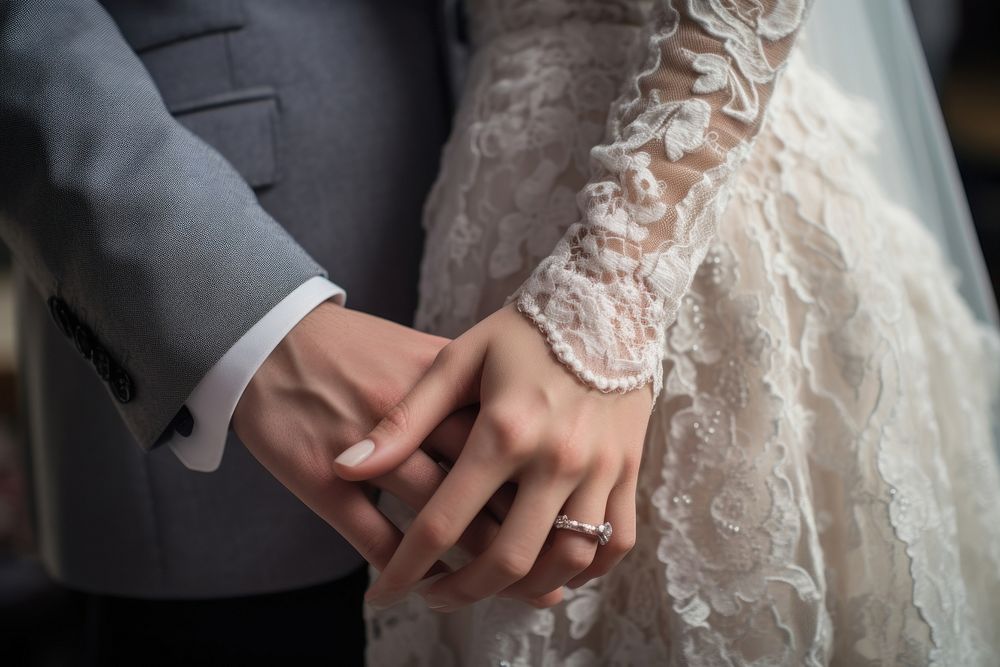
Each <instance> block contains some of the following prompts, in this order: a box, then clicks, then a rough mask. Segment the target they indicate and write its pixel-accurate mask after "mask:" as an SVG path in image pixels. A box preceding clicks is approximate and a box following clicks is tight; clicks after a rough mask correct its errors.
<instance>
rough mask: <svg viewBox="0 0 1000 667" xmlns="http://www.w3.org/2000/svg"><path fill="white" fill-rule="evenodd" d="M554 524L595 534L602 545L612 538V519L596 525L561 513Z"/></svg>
mask: <svg viewBox="0 0 1000 667" xmlns="http://www.w3.org/2000/svg"><path fill="white" fill-rule="evenodd" d="M552 526H553V527H554V528H561V529H563V530H572V531H576V532H577V533H584V534H585V535H593V536H594V537H596V538H597V542H598V544H600V545H601V546H604V545H605V544H607V543H608V542H609V541H610V540H611V522H610V521H605V522H604V523H602V524H601V525H599V526H595V525H594V524H592V523H583V522H582V521H576V520H574V519H570V518H569V517H568V516H566V515H565V514H560V515H559V516H557V517H556V520H555V523H554V524H552Z"/></svg>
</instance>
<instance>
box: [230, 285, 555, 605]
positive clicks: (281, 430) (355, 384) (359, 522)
mask: <svg viewBox="0 0 1000 667" xmlns="http://www.w3.org/2000/svg"><path fill="white" fill-rule="evenodd" d="M448 342H449V339H447V338H442V337H440V336H432V335H430V334H425V333H422V332H419V331H416V330H414V329H411V328H409V327H405V326H401V325H399V324H395V323H393V322H390V321H388V320H384V319H381V318H378V317H374V316H371V315H367V314H365V313H362V312H359V311H354V310H350V309H347V308H342V307H341V306H338V305H336V304H334V303H332V302H326V303H323V304H322V305H320V306H319V307H317V308H316V309H315V310H314V311H312V312H311V313H310V314H309V315H307V316H306V317H305V318H304V319H303V320H302V321H301V322H300V323H299V324H298V325H297V326H296V327H295V328H294V329H292V331H291V332H289V334H288V336H286V337H285V339H284V340H283V341H282V342H281V344H279V345H278V347H277V348H275V350H274V351H273V352H272V353H271V355H270V356H269V357H268V359H267V360H266V361H265V362H264V364H263V365H261V367H260V369H258V371H257V373H256V374H255V375H254V378H253V379H252V380H251V382H250V384H249V385H248V386H247V388H246V390H245V391H244V392H243V396H242V398H241V399H240V402H239V404H238V405H237V406H236V411H235V412H234V414H233V428H234V430H235V431H236V433H237V434H238V435H239V436H240V439H241V440H242V441H243V442H244V444H245V445H246V446H247V448H248V449H249V450H250V451H251V452H252V453H253V455H254V456H255V457H256V458H257V459H258V460H259V461H260V462H261V463H262V464H263V465H264V467H266V468H267V469H268V470H269V471H270V472H271V473H272V474H273V475H274V476H275V477H276V478H277V479H278V480H279V481H280V482H281V483H282V484H284V485H285V486H286V487H288V489H290V490H291V491H292V493H294V494H295V495H296V496H298V497H299V499H301V500H302V501H303V502H304V503H306V505H308V506H309V507H310V508H312V510H313V511H314V512H316V513H317V514H318V515H319V516H321V517H322V518H323V519H325V520H326V521H327V522H328V523H329V524H330V525H331V526H333V527H334V528H335V529H336V530H337V531H338V532H340V534H341V535H343V536H344V537H345V538H346V539H347V540H348V541H349V542H350V543H351V544H352V545H353V546H354V548H356V549H357V550H358V551H359V552H360V553H361V555H362V556H364V558H365V559H366V560H368V561H369V562H370V563H372V564H373V565H374V566H375V567H376V568H378V569H380V570H381V569H382V567H384V566H385V564H386V563H387V562H388V561H389V559H390V558H391V556H392V554H393V553H394V552H395V549H396V547H397V546H398V544H399V541H400V539H401V537H402V536H401V534H400V533H399V531H398V530H397V529H396V527H395V526H393V525H392V523H390V522H389V521H388V520H387V519H386V518H385V517H384V516H383V515H382V513H381V512H379V510H378V509H377V508H376V507H375V506H374V503H373V500H372V495H373V494H372V493H371V492H372V490H373V489H372V487H370V486H367V485H364V484H360V483H357V482H347V481H345V480H343V479H341V478H339V477H338V476H337V475H336V474H335V473H334V468H333V461H334V459H335V458H336V457H337V455H338V454H340V453H341V452H342V451H343V450H344V449H346V448H347V447H348V446H349V445H350V444H351V443H354V442H357V441H358V440H359V439H360V438H361V437H363V436H364V435H365V434H366V433H368V431H370V430H371V428H372V427H373V426H374V425H375V424H377V423H378V422H379V421H380V420H381V419H382V418H383V417H384V416H385V415H386V413H387V412H388V411H389V409H390V408H392V407H393V406H394V405H396V404H397V403H399V401H400V400H401V399H402V398H403V397H404V396H405V395H406V394H407V392H408V391H409V390H410V389H411V388H412V387H413V386H414V385H415V384H416V382H417V380H419V379H420V378H421V377H422V376H423V375H424V373H425V372H426V371H427V369H428V368H429V367H430V365H431V363H432V362H433V361H434V359H435V357H436V356H437V354H438V351H439V350H440V349H441V348H442V347H444V345H445V344H447V343H448ZM474 419H475V411H474V410H473V409H471V408H467V409H465V410H463V411H459V412H456V413H454V414H452V415H451V416H449V417H448V418H447V419H446V420H445V421H444V422H442V423H441V425H440V426H439V427H438V428H437V429H435V431H434V432H433V433H432V434H431V436H430V437H429V438H428V439H427V441H426V442H425V444H426V445H427V450H428V451H433V452H436V453H439V454H441V455H442V457H443V458H446V459H451V460H454V459H455V458H457V455H458V452H460V451H461V449H462V446H464V444H465V441H466V439H467V437H468V433H469V429H470V428H471V426H472V423H473V421H474ZM444 476H445V471H444V470H443V469H442V468H441V467H440V466H439V465H438V464H437V463H436V462H435V461H434V460H433V459H431V458H430V457H429V456H428V455H427V454H425V453H424V452H423V451H420V450H418V451H416V452H414V454H413V455H412V456H411V457H410V458H409V459H407V460H406V461H405V462H404V463H403V464H401V465H400V466H399V467H397V468H396V469H394V470H392V471H391V472H389V473H387V474H385V475H383V476H381V477H379V478H377V479H374V480H372V483H374V484H375V485H376V486H378V487H380V488H382V489H384V490H386V491H388V492H390V493H392V494H393V495H395V496H396V497H398V498H399V499H400V500H402V501H403V502H405V503H406V504H408V505H409V506H410V507H412V508H414V509H416V510H419V509H420V508H422V507H423V506H424V504H425V503H426V502H427V500H429V499H430V498H431V496H433V494H434V492H435V491H436V490H437V488H438V486H439V485H440V483H441V481H442V480H443V479H444ZM502 506H503V503H501V511H502ZM498 530H499V525H498V524H497V522H496V521H495V519H494V518H493V517H492V516H491V515H489V514H485V513H483V514H480V515H479V516H478V517H477V518H476V520H475V522H474V525H473V526H471V527H470V528H469V530H467V531H466V532H465V534H464V535H463V537H462V540H461V541H460V544H461V546H462V547H463V548H464V549H465V550H466V551H467V552H469V553H470V554H471V555H477V554H479V553H481V552H482V551H484V550H485V549H486V547H487V546H489V543H490V541H492V539H493V537H494V536H495V535H496V533H497V531H498ZM441 567H443V566H438V568H441ZM560 598H561V594H560V593H559V592H558V591H557V592H555V593H553V594H549V595H546V596H543V597H542V598H538V599H534V600H530V602H531V603H532V604H536V605H539V606H549V605H551V604H554V603H555V602H557V601H558V600H559V599H560Z"/></svg>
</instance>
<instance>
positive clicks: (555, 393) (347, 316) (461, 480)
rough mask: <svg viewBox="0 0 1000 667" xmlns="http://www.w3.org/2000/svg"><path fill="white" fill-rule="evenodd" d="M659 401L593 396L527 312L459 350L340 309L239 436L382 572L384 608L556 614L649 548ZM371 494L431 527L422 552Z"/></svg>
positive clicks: (297, 335) (267, 390) (305, 329)
mask: <svg viewBox="0 0 1000 667" xmlns="http://www.w3.org/2000/svg"><path fill="white" fill-rule="evenodd" d="M361 331H363V332H364V335H361V336H359V335H358V334H359V332H361ZM331 336H336V337H335V338H331ZM331 340H336V341H337V344H336V346H332V345H330V343H329V341H331ZM331 347H336V350H335V351H331V350H330V348H331ZM352 348H353V349H352ZM352 360H353V363H354V364H355V366H356V367H352V365H351V364H352ZM345 387H346V388H353V389H354V391H345ZM373 387H376V388H378V389H377V390H374V391H373V390H372V389H371V388H373ZM651 400H652V391H651V388H650V387H649V386H646V387H643V388H641V389H637V390H634V391H631V392H628V393H625V394H621V393H602V392H600V391H598V390H596V389H592V388H589V387H587V386H585V385H584V384H583V383H581V382H580V381H579V380H577V378H576V377H575V376H574V375H572V374H571V373H570V372H569V371H568V370H567V369H566V368H565V367H563V366H562V365H561V364H560V363H559V362H558V361H557V360H556V359H555V357H554V356H553V355H552V353H551V352H550V350H549V348H548V345H547V344H546V342H545V340H544V338H543V337H542V334H541V333H540V332H539V330H538V329H537V328H536V327H535V326H534V324H533V323H532V322H531V321H530V320H528V319H527V318H526V317H525V316H524V315H522V314H521V313H519V312H517V310H516V309H515V308H514V307H513V306H512V305H510V306H506V307H504V308H502V309H500V310H498V311H497V312H495V313H494V314H493V315H491V316H489V317H487V318H486V319H484V320H482V321H481V322H480V323H478V324H477V325H476V326H474V327H472V328H471V329H469V330H468V331H467V332H465V333H464V334H462V335H461V336H459V337H458V338H456V339H455V340H453V341H448V340H447V339H444V338H440V337H436V336H430V335H428V334H423V333H420V332H416V331H414V330H412V329H408V328H406V327H401V326H399V325H396V324H392V323H390V322H387V321H385V320H380V319H378V318H373V317H371V316H368V315H364V314H362V313H357V312H356V311H350V310H348V309H343V308H340V307H339V306H335V305H333V304H324V305H323V306H321V307H320V308H319V309H317V311H314V313H313V314H311V315H310V316H308V317H307V318H306V319H305V320H303V322H302V323H300V324H299V325H298V326H297V327H296V328H295V329H293V331H292V333H291V334H289V337H288V338H286V341H284V342H283V343H282V345H280V346H279V348H278V349H277V350H276V351H275V353H273V354H272V355H271V357H270V358H269V359H268V360H267V361H266V362H265V364H264V365H263V366H262V367H261V369H260V370H259V371H258V373H257V375H256V376H255V377H254V379H253V381H251V384H250V386H249V387H248V388H247V390H246V392H245V393H244V397H243V399H241V401H240V405H239V406H237V412H236V414H235V415H234V418H233V425H234V428H235V430H236V431H237V433H238V434H239V435H240V437H241V439H242V440H243V441H244V443H245V444H246V445H247V447H248V448H250V450H251V452H253V453H254V455H255V456H257V458H258V459H259V460H260V461H261V462H262V463H263V464H264V466H265V467H267V468H268V469H269V470H270V471H271V472H272V473H273V474H274V475H275V476H276V477H277V478H278V479H279V480H280V481H281V482H282V483H284V484H285V485H286V486H287V487H288V488H289V489H290V490H292V492H293V493H295V494H296V495H297V496H299V498H300V499H302V500H303V501H304V502H306V504H307V505H309V506H310V507H311V508H312V509H313V510H314V511H316V512H317V513H318V514H319V515H320V516H321V517H323V518H324V519H326V520H327V521H328V522H329V523H330V524H331V525H333V527H334V528H336V529H337V530H338V531H340V532H341V534H342V535H344V536H345V537H346V538H347V539H348V540H349V541H351V543H352V544H353V545H354V546H355V548H357V549H358V550H359V552H360V553H361V554H362V555H363V556H364V557H365V558H366V559H367V560H368V561H369V562H371V563H372V564H373V565H374V566H375V568H376V569H378V570H380V572H381V573H380V576H379V577H378V579H377V580H376V581H375V583H374V584H373V585H372V586H371V588H370V589H369V591H368V593H367V594H366V599H367V600H368V601H369V602H370V603H371V604H373V605H374V606H376V607H384V606H388V605H391V604H393V603H395V602H397V601H399V600H400V599H401V598H403V597H404V596H406V595H407V594H408V593H409V592H410V591H412V590H414V589H417V590H420V592H421V594H422V595H423V596H424V598H425V600H426V601H427V604H428V605H429V606H430V607H431V608H433V609H436V610H439V611H446V612H447V611H452V610H455V609H459V608H461V607H463V606H466V605H469V604H471V603H474V602H476V601H478V600H481V599H484V598H486V597H489V596H492V595H501V596H505V597H512V598H518V599H521V600H525V601H527V602H529V603H531V604H534V605H536V606H551V605H552V604H555V603H557V602H558V601H559V600H560V599H561V597H562V594H561V588H562V586H563V585H569V586H579V585H581V584H583V583H585V582H586V581H588V580H590V579H592V578H594V577H597V576H600V575H602V574H604V573H606V572H607V571H609V570H610V569H611V568H612V567H614V565H615V564H617V563H618V562H619V561H620V560H621V559H622V558H623V557H624V556H625V554H627V553H628V551H629V550H630V549H631V548H632V545H633V544H634V540H635V490H636V482H637V477H638V468H639V461H640V458H641V454H642V443H643V439H644V436H645V431H646V424H647V420H648V417H649V412H650V405H651ZM477 405H478V410H476V406H477ZM379 417H381V420H380V421H378V423H377V425H376V426H375V427H374V429H372V430H370V431H368V432H367V433H366V432H365V426H366V425H370V424H372V423H374V421H375V420H376V419H378V418H379ZM351 442H356V443H357V444H355V445H353V446H351V447H350V448H347V449H346V451H345V445H346V444H348V443H351ZM437 461H444V462H446V464H448V466H449V467H450V469H449V470H448V472H447V473H446V472H445V470H444V468H443V467H441V466H440V465H438V463H437ZM356 482H367V484H357V483H356ZM370 485H374V486H377V487H379V488H381V489H383V490H385V491H388V492H389V493H392V494H393V495H396V496H397V497H398V498H399V499H400V500H402V501H403V502H404V503H406V504H408V505H409V506H410V507H412V508H413V509H414V510H416V511H417V514H416V518H415V519H414V521H413V522H412V524H411V525H410V526H409V528H408V529H407V531H406V534H405V535H401V534H400V533H399V531H398V530H397V529H396V527H395V526H393V525H392V524H391V523H390V522H389V521H388V519H386V518H385V517H384V516H383V515H382V514H381V513H380V512H379V511H378V509H377V508H375V507H374V504H373V503H372V500H371V494H370V493H369V491H368V490H370V489H371V486H370ZM559 514H566V515H568V516H569V517H571V518H573V519H577V520H579V521H584V522H587V523H593V524H599V523H602V522H604V521H610V522H611V523H612V524H613V526H614V535H613V538H612V539H611V541H610V542H609V543H608V544H607V545H605V546H598V541H597V539H596V538H595V537H592V536H588V535H583V534H580V533H575V532H570V531H565V530H559V531H553V530H552V524H553V521H554V520H555V518H556V516H557V515H559ZM456 545H458V546H459V547H460V548H462V549H463V550H464V551H465V552H467V553H468V555H469V556H471V560H470V561H469V562H468V563H467V564H465V565H464V566H462V567H460V568H458V569H456V570H455V571H450V570H449V569H448V568H447V567H446V566H444V565H443V564H442V563H441V561H440V559H441V557H442V556H443V555H444V554H445V553H446V552H447V551H448V550H449V549H451V548H452V547H453V546H456ZM431 575H439V576H436V577H431Z"/></svg>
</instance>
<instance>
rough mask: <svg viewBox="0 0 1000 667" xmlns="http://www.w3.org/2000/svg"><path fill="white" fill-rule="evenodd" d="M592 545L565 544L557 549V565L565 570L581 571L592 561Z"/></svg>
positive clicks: (593, 550) (593, 549)
mask: <svg viewBox="0 0 1000 667" xmlns="http://www.w3.org/2000/svg"><path fill="white" fill-rule="evenodd" d="M595 551H596V549H595V548H594V547H587V546H584V545H573V546H570V545H566V546H565V547H564V548H563V549H561V550H560V551H559V554H558V557H557V562H558V564H559V566H560V567H561V568H562V569H564V570H567V571H570V572H573V573H574V574H575V573H577V572H583V571H584V570H586V569H587V568H588V567H589V566H590V564H591V563H592V562H593V561H594V553H595Z"/></svg>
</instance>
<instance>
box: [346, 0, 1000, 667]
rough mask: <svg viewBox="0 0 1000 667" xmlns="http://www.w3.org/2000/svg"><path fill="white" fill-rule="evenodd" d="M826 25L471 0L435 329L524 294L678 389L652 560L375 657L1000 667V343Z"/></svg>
mask: <svg viewBox="0 0 1000 667" xmlns="http://www.w3.org/2000/svg"><path fill="white" fill-rule="evenodd" d="M806 4H807V3H805V2H800V1H799V0H770V1H766V2H758V1H756V0H746V1H738V0H736V1H729V2H723V1H722V0H684V1H683V2H680V1H678V2H667V1H664V2H656V3H647V2H633V1H629V0H593V1H591V2H587V1H584V0H577V1H572V0H522V1H516V0H506V1H505V0H477V1H475V2H471V3H470V18H471V28H472V34H473V43H474V47H475V53H474V56H473V59H472V62H471V63H470V68H469V73H468V81H467V85H466V89H465V92H464V95H463V99H462V103H461V106H460V109H459V113H458V116H457V118H456V121H455V126H454V130H453V133H452V136H451V138H450V140H449V143H448V145H447V147H446V149H445V153H444V159H443V165H442V171H441V173H440V175H439V178H438V180H437V182H436V184H435V187H434V190H433V192H432V194H431V197H430V199H429V200H428V204H427V208H426V211H425V220H424V223H425V226H426V229H427V243H426V250H425V259H424V264H423V272H422V276H421V285H420V289H421V303H420V308H419V311H418V316H417V320H418V322H417V323H418V326H419V327H420V328H422V329H425V330H428V331H433V332H435V333H439V334H442V335H449V336H455V335H457V334H459V333H461V332H462V331H464V330H465V329H467V328H468V327H470V326H472V325H473V324H474V323H475V322H476V321H478V320H479V319H481V318H483V317H485V316H487V315H489V314H491V313H492V312H493V311H495V310H496V309H497V308H498V307H500V306H501V305H502V304H503V303H505V302H506V301H508V300H514V299H516V300H517V301H518V304H519V306H520V307H521V309H522V310H523V311H524V312H525V313H526V315H527V316H530V317H531V318H532V319H534V320H535V322H536V323H537V324H538V325H539V327H540V328H541V329H542V331H543V332H544V333H545V334H546V335H547V337H548V339H549V342H550V344H552V346H553V350H554V352H555V353H556V354H557V356H558V357H559V359H560V360H561V361H562V362H563V363H565V364H566V365H567V367H568V371H570V372H575V373H577V375H578V376H579V377H580V378H581V380H583V381H585V382H588V383H590V384H592V385H594V386H597V387H599V388H601V389H602V390H606V391H615V390H619V391H620V390H627V389H629V388H631V387H633V386H638V385H639V384H644V383H645V382H654V383H656V386H657V388H658V390H659V391H658V395H657V399H656V402H655V406H654V411H653V414H652V416H651V418H650V423H649V429H648V433H647V437H646V444H645V450H644V458H643V465H642V469H641V472H640V479H639V488H638V494H637V507H638V513H639V521H638V542H637V545H636V548H635V549H634V550H633V552H632V553H631V554H630V555H629V556H628V557H627V558H626V560H625V561H624V562H623V563H622V564H621V565H619V566H618V567H617V568H616V569H615V570H614V571H612V572H611V573H610V574H608V575H606V576H605V577H603V578H601V579H599V580H596V581H594V582H591V583H590V584H588V585H586V586H584V587H582V588H580V589H578V590H576V591H571V592H570V593H569V594H568V595H567V596H566V600H565V601H564V602H563V603H561V604H560V605H558V606H557V607H555V608H553V609H549V610H534V609H530V608H528V607H525V606H524V605H521V604H519V603H516V602H512V601H509V600H502V599H491V600H486V601H484V602H481V603H479V604H477V605H475V606H474V607H472V609H471V610H470V611H469V612H468V613H462V614H454V615H448V616H444V615H439V614H434V613H433V612H430V611H429V610H427V608H426V606H425V605H424V604H423V602H422V601H420V600H419V599H416V598H414V599H411V600H409V601H407V602H405V603H403V604H401V605H399V606H397V607H395V608H391V609H388V610H384V611H378V612H376V611H374V610H371V609H367V610H366V619H367V624H368V634H369V649H368V660H369V664H372V665H427V666H434V667H438V666H448V665H454V666H460V665H462V666H464V665H501V664H507V665H516V666H522V667H526V666H528V665H532V666H535V665H545V666H551V667H554V666H556V665H567V666H573V667H577V666H582V665H659V664H684V665H750V664H753V665H826V664H835V665H852V666H853V665H882V664H903V665H924V664H940V665H988V664H996V663H997V660H998V657H997V656H998V655H1000V646H998V642H1000V637H998V633H996V632H995V627H996V626H997V624H998V622H1000V475H998V472H997V471H998V468H997V463H996V459H995V456H994V453H993V444H992V433H991V424H990V421H989V418H990V400H991V397H992V396H994V395H995V392H996V389H997V387H996V386H994V385H993V384H992V382H991V379H990V373H989V372H985V371H984V369H986V371H988V370H989V369H998V368H1000V361H998V360H1000V351H998V350H1000V345H998V342H997V340H996V337H995V335H994V333H993V332H992V331H991V330H989V329H987V328H986V327H983V326H981V325H979V324H978V323H977V322H976V320H975V319H974V318H973V317H972V315H971V313H970V311H969V309H968V308H967V307H966V305H965V304H964V303H963V302H962V300H961V299H960V298H959V296H958V294H957V291H956V290H955V287H954V283H955V280H954V277H953V275H952V271H951V270H950V268H949V267H948V266H947V265H946V264H945V262H944V260H943V258H942V256H941V253H940V252H939V250H938V248H937V247H936V246H935V243H934V241H933V240H932V239H931V238H930V236H929V235H928V234H927V233H926V232H925V230H924V229H923V227H922V226H921V224H920V223H919V220H918V219H917V218H915V217H914V214H913V213H912V212H910V211H906V210H904V209H902V208H900V207H898V206H896V205H895V204H894V203H893V202H891V201H888V200H887V199H886V198H885V196H884V195H883V194H882V193H881V191H880V190H879V188H878V186H877V183H876V179H875V178H874V177H873V176H872V175H871V174H870V172H869V171H868V168H867V166H866V164H865V160H864V155H865V154H866V153H867V152H868V151H872V150H877V149H878V131H877V130H878V119H877V117H876V116H875V114H874V112H873V110H872V109H870V108H869V107H868V106H867V105H866V104H865V103H864V101H863V100H857V99H852V98H850V97H848V96H846V95H845V94H844V93H843V92H841V91H840V90H838V89H837V88H836V87H835V86H834V85H833V84H832V83H831V82H830V81H828V80H827V78H826V77H825V76H824V75H823V74H822V73H821V72H819V71H817V70H815V69H813V68H812V67H811V66H810V65H809V63H808V62H806V61H805V59H804V58H803V56H802V54H800V53H799V52H798V51H797V50H796V49H795V47H794V46H792V44H793V40H794V38H795V35H796V33H797V31H798V29H799V27H800V26H801V23H802V22H803V21H804V20H805V16H806V12H807V9H808V8H807V7H806ZM779 72H780V77H779V76H778V74H779ZM595 146H596V147H597V148H596V149H594V147H595ZM592 149H594V150H593V151H592Z"/></svg>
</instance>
